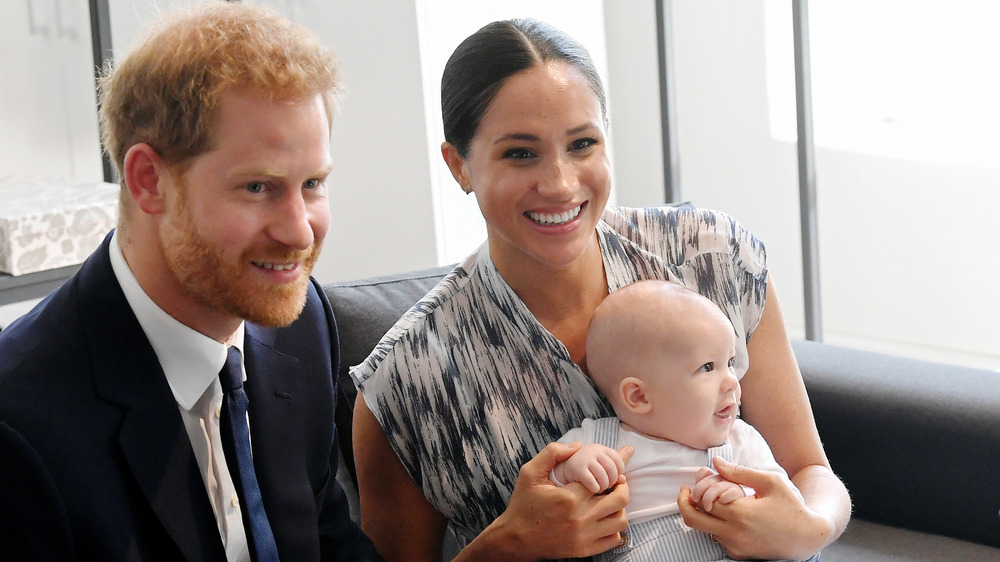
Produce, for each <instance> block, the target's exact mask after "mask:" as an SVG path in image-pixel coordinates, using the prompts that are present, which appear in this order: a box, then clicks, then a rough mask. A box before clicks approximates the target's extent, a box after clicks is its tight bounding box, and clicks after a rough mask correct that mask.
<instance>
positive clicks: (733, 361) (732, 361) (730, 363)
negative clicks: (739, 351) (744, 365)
mask: <svg viewBox="0 0 1000 562" xmlns="http://www.w3.org/2000/svg"><path fill="white" fill-rule="evenodd" d="M726 366H728V367H729V368H730V369H732V368H733V367H735V366H736V358H735V357H730V358H729V361H728V362H727V363H726Z"/></svg>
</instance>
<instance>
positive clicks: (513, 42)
mask: <svg viewBox="0 0 1000 562" xmlns="http://www.w3.org/2000/svg"><path fill="white" fill-rule="evenodd" d="M551 60H560V61H565V62H567V63H569V64H571V65H572V66H573V67H574V68H576V69H577V70H579V71H580V72H581V73H582V74H583V75H584V76H585V77H586V78H587V80H589V81H590V86H591V88H592V89H593V90H594V95H596V96H597V99H598V101H599V102H600V104H601V115H602V116H604V117H606V116H607V107H606V106H607V100H606V99H605V95H604V86H603V85H602V84H601V77H600V76H599V75H598V74H597V69H596V68H594V61H593V60H592V59H591V58H590V53H589V52H587V49H586V48H585V47H584V46H583V45H581V44H580V42H579V41H577V40H576V39H573V38H572V37H570V36H569V35H567V34H565V33H563V32H562V31H560V30H558V29H556V28H554V27H552V26H551V25H549V24H547V23H544V22H541V21H538V20H533V19H513V20H504V21H495V22H493V23H491V24H488V25H486V26H484V27H483V28H482V29H480V30H479V31H477V32H475V33H473V34H472V35H470V36H469V37H468V38H466V39H465V41H462V43H461V44H460V45H459V46H458V48H456V49H455V52H454V53H452V55H451V58H449V59H448V64H446V65H445V67H444V74H443V75H442V77H441V116H442V119H443V121H444V139H445V140H446V141H448V142H450V143H451V144H452V145H454V146H455V148H456V149H457V150H458V153H459V154H460V155H462V157H463V158H465V157H467V156H468V155H469V144H470V143H471V142H472V138H473V137H474V136H475V135H476V131H477V130H478V129H479V123H480V121H482V119H483V115H484V114H485V113H486V110H487V109H489V107H490V104H491V103H493V98H494V97H495V96H496V94H497V92H498V91H499V90H500V87H501V86H503V83H504V81H505V80H506V79H507V78H509V77H510V76H513V75H514V74H517V73H518V72H521V71H522V70H527V69H529V68H532V67H533V66H535V65H537V64H540V63H544V62H547V61H551Z"/></svg>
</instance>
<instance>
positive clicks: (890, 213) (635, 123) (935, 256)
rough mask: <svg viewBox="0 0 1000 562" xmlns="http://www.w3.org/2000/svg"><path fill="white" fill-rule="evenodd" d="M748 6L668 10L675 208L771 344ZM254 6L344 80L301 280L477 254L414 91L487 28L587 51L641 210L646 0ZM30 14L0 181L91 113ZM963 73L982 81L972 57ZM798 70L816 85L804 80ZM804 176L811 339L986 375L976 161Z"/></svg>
mask: <svg viewBox="0 0 1000 562" xmlns="http://www.w3.org/2000/svg"><path fill="white" fill-rule="evenodd" d="M191 1H192V0H177V1H176V2H173V3H174V4H177V3H190V2H191ZM767 1H770V0H674V2H673V21H674V29H673V44H674V49H675V53H674V54H675V63H676V74H675V76H674V79H675V85H676V93H677V100H676V101H677V104H678V127H679V136H680V138H679V141H680V142H679V146H680V149H679V152H680V175H681V198H682V199H686V200H690V201H693V202H695V203H696V204H699V205H702V206H706V207H713V208H717V209H720V210H723V211H726V212H729V213H731V214H732V215H734V216H736V217H738V218H739V219H740V220H741V221H742V222H743V223H744V224H746V225H747V226H748V227H750V228H751V229H752V230H753V231H754V232H755V233H756V234H757V235H758V236H759V237H760V238H761V239H763V240H764V242H765V243H766V245H767V248H768V255H769V262H770V265H771V271H772V274H773V276H774V279H775V283H776V286H777V287H778V288H779V290H780V294H781V297H782V299H781V302H782V307H783V309H784V313H785V318H786V321H787V324H788V326H789V329H790V332H791V334H792V335H793V336H794V337H801V335H802V333H803V325H804V323H803V320H802V315H803V304H802V301H803V299H802V282H801V276H802V274H801V257H800V251H801V249H800V243H799V240H800V236H799V209H798V195H797V189H798V188H797V175H796V165H797V164H796V155H795V147H794V145H793V144H792V143H791V142H788V141H787V140H777V139H776V138H775V137H774V136H773V130H774V126H773V125H774V123H773V122H772V121H773V120H772V115H771V113H770V112H771V108H772V106H770V105H769V103H773V101H769V95H773V94H774V93H775V92H774V90H773V89H772V90H771V91H770V92H769V90H768V88H769V83H768V76H769V71H772V74H773V70H774V69H775V66H774V65H791V57H792V53H791V45H790V44H788V46H787V49H786V51H787V57H786V58H785V59H784V60H782V57H781V56H780V52H779V55H778V56H775V55H774V49H773V46H772V47H771V54H770V56H769V55H768V49H769V47H768V45H767V36H766V30H767V25H772V26H773V25H774V24H775V20H774V19H772V20H768V19H767V16H768V13H769V12H768V10H766V9H765V7H766V6H767V4H766V2H767ZM260 3H266V4H269V5H271V6H273V7H276V8H277V9H279V10H281V11H282V12H283V13H286V14H288V15H289V16H290V17H291V18H292V19H295V20H297V21H300V22H301V23H304V24H306V25H308V26H309V27H311V28H312V29H314V30H316V31H317V33H318V34H319V35H320V37H321V38H322V39H323V40H324V41H325V42H326V43H327V44H329V45H330V46H331V47H332V48H334V49H335V50H336V52H337V53H338V54H339V56H340V59H341V61H342V70H343V76H344V80H345V83H346V84H347V86H348V93H347V96H346V98H345V100H344V103H343V106H342V108H341V112H340V115H339V116H338V117H337V119H336V122H335V124H334V137H333V143H332V150H333V158H334V162H335V166H336V167H335V170H334V173H333V175H332V177H331V179H332V195H331V208H332V216H333V226H332V229H331V231H330V235H329V237H328V243H327V245H326V248H325V249H324V254H323V257H322V259H321V261H320V263H319V265H318V266H317V270H316V274H317V276H318V277H319V278H320V279H321V280H322V281H332V280H340V279H351V278H358V277H364V276H369V275H377V274H383V273H391V272H397V271H403V270H407V269H415V268H422V267H430V266H433V265H437V264H440V263H450V262H453V261H456V260H457V259H458V258H459V257H460V256H462V255H464V254H465V253H467V252H468V250H469V248H471V247H474V246H475V245H477V244H478V243H479V242H480V241H481V240H482V238H483V234H482V233H483V229H482V224H481V221H480V219H479V218H478V211H477V209H476V207H475V202H474V199H473V198H472V197H466V196H464V195H461V193H460V192H459V191H458V189H457V188H456V187H455V186H454V184H453V182H452V180H451V178H450V176H449V175H447V171H446V170H445V169H444V168H443V167H442V164H441V163H440V156H439V153H438V150H439V149H438V145H439V144H440V142H441V138H440V135H441V133H440V121H439V120H440V116H439V109H438V105H437V104H438V101H437V97H436V96H437V94H436V93H435V91H436V89H437V88H438V83H439V80H440V68H441V67H443V64H444V60H443V58H446V54H447V53H449V52H450V50H451V48H453V46H454V45H455V44H457V42H458V41H459V40H460V39H461V38H462V37H464V36H465V35H467V34H468V33H469V32H471V31H472V30H474V29H475V28H476V27H478V26H479V25H481V24H483V23H486V22H487V21H491V20H492V19H497V18H501V17H512V16H534V17H539V18H541V19H548V20H550V21H552V22H553V23H555V24H556V25H559V26H560V27H563V28H564V29H566V30H567V31H569V32H570V33H571V34H574V35H575V36H577V37H578V38H579V39H581V40H582V41H583V42H584V43H585V44H587V46H588V47H589V48H590V49H591V50H592V51H593V54H594V55H595V59H597V60H598V67H599V70H601V72H602V74H603V75H604V77H605V80H606V84H607V86H608V91H609V101H610V113H611V119H612V129H611V149H612V158H613V162H614V182H615V197H616V198H617V201H618V202H620V203H622V204H626V205H647V204H659V203H662V202H663V194H662V182H663V171H662V162H661V143H660V119H659V89H658V85H657V56H656V38H655V29H656V22H655V11H654V2H653V0H633V1H630V2H621V1H617V0H605V1H603V2H601V1H600V0H590V1H588V2H583V3H579V2H571V1H569V0H560V1H558V2H556V1H554V0H553V1H551V2H545V3H536V2H528V1H527V0H517V1H514V2H506V3H499V2H498V3H486V2H473V3H469V2H457V1H455V0H408V1H402V0H371V1H366V2H355V1H351V0H332V1H328V2H321V1H319V0H270V1H261V2H260ZM38 4H41V3H40V2H31V3H27V4H26V3H17V4H16V6H15V10H14V11H13V12H11V13H13V14H14V15H15V16H16V17H14V18H11V19H5V22H3V23H0V26H2V27H3V28H4V29H5V30H7V29H8V28H10V26H11V25H20V26H21V27H22V28H23V29H21V30H20V31H16V32H15V33H6V34H0V46H3V47H7V48H6V49H5V52H8V53H11V52H17V53H19V55H20V56H18V57H5V59H4V62H3V63H0V64H3V65H4V66H3V67H2V68H4V70H7V71H8V75H23V76H25V77H26V78H25V80H19V81H16V82H15V83H13V84H9V85H8V87H7V88H5V89H3V90H2V91H0V102H4V103H3V104H2V105H0V107H3V108H4V109H3V112H2V114H0V124H2V125H3V129H2V131H0V149H2V150H0V175H3V174H5V173H12V172H13V173H31V172H33V171H37V170H43V171H53V172H58V173H62V174H72V175H76V176H78V177H81V179H96V178H97V177H98V176H99V174H100V171H99V170H100V169H99V162H98V161H97V159H96V157H93V156H92V154H93V153H94V151H96V140H95V139H96V118H95V117H94V116H93V114H92V113H91V112H90V111H89V108H88V110H86V111H85V110H83V109H82V106H83V105H87V104H88V103H92V99H93V98H92V95H93V91H92V82H90V80H91V79H90V75H89V62H88V61H89V56H90V55H89V48H90V47H89V42H87V41H85V40H84V39H81V38H79V37H77V38H76V39H71V38H63V39H60V40H61V41H62V43H61V44H60V43H54V42H53V40H52V39H51V38H49V39H46V41H42V40H41V39H39V37H38V34H37V33H36V34H34V35H32V34H30V33H29V32H28V31H25V30H27V29H28V27H27V26H26V25H25V23H24V22H25V21H26V20H25V19H24V18H26V17H27V14H26V13H23V12H25V11H26V10H25V6H26V5H32V6H34V5H38ZM58 4H60V5H68V4H69V3H67V2H60V3H58ZM170 4H171V2H168V1H167V0H157V1H155V2H154V1H153V0H136V1H135V2H134V3H133V4H131V5H130V4H128V3H123V2H112V8H113V10H115V11H113V12H112V32H113V37H112V39H113V41H114V43H115V45H116V46H118V47H119V48H124V47H125V46H127V45H128V44H129V43H130V42H131V38H132V36H134V34H135V32H136V30H137V29H138V28H139V27H140V25H141V22H142V21H143V20H144V19H147V18H149V17H151V15H152V14H154V13H155V12H156V10H157V9H158V8H156V6H165V5H166V6H169V5H170ZM80 5H81V6H82V5H83V4H82V3H80ZM962 5H963V6H964V5H966V4H965V3H963V4H962ZM70 11H71V10H70ZM473 11H475V13H473ZM77 12H78V13H76V16H75V17H76V18H77V20H79V18H81V17H83V18H85V17H86V9H85V8H81V9H80V10H77ZM68 13H69V12H68ZM43 15H44V14H43ZM771 15H773V13H772V14H771ZM19 18H20V19H19ZM66 21H69V19H68V18H67V20H66ZM84 21H85V19H84ZM11 22H20V23H17V24H12V23H11ZM778 25H780V21H779V22H778ZM788 25H790V21H789V22H788ZM81 35H82V33H81ZM814 39H815V40H816V41H834V42H836V41H843V40H845V39H844V38H838V37H832V38H824V37H815V38H814ZM53 45H57V46H53ZM59 45H61V46H59ZM21 53H23V54H21ZM84 53H85V55H84ZM72 57H76V58H72ZM77 58H79V59H82V58H86V59H88V60H85V61H83V62H82V63H81V62H79V61H77V60H76V59H77ZM36 68H42V69H46V71H44V72H42V71H38V70H35V69H36ZM64 68H65V69H66V70H65V71H63V70H57V71H51V72H50V71H49V70H51V69H64ZM980 71H981V72H994V73H995V72H997V70H996V69H995V68H993V67H992V66H991V65H983V66H982V68H981V69H980ZM813 73H814V84H821V83H822V69H821V68H815V67H814V69H813ZM928 73H929V76H928V80H929V81H930V80H933V79H934V76H933V75H930V71H928ZM772 88H773V86H772ZM81 90H82V93H80V91H81ZM69 91H77V93H75V94H68V93H65V92H69ZM60 92H62V93H60ZM788 99H790V98H788ZM817 99H819V98H817ZM67 100H70V101H67ZM73 100H75V101H73ZM80 100H83V101H80ZM74 104H76V105H74ZM53 108H57V109H55V110H54V109H53ZM60 116H61V117H60ZM821 127H822V123H821V122H817V129H818V130H819V131H821V130H822V129H821ZM818 136H819V135H818ZM88 143H89V144H88ZM817 170H818V185H819V190H820V191H819V227H820V256H821V260H822V261H821V276H822V277H821V289H822V292H823V295H822V297H823V298H822V305H823V312H824V332H825V336H826V341H828V342H830V343H838V344H844V345H850V346H855V347H860V348H866V349H872V350H876V351H886V352H890V353H898V354H903V355H910V356H913V357H921V358H927V359H937V360H943V361H951V362H956V363H963V364H968V365H975V366H982V367H987V368H997V367H1000V349H998V345H997V342H1000V328H998V327H997V325H996V323H995V321H994V319H995V318H998V317H1000V300H998V299H996V298H994V297H993V296H992V295H993V286H994V285H995V279H997V278H998V277H1000V265H998V264H997V260H995V259H994V258H993V255H992V254H993V253H994V252H992V247H993V246H995V244H994V243H993V242H992V240H993V239H994V238H995V235H994V234H993V232H994V229H995V227H994V226H993V223H994V222H995V221H994V216H995V214H996V210H997V209H998V208H1000V189H998V187H997V186H998V185H1000V172H998V171H997V168H996V167H993V168H990V169H977V168H975V167H968V166H965V167H956V166H952V165H949V164H941V163H939V164H929V163H919V162H915V161H911V160H904V159H900V158H896V159H891V158H884V157H874V156H865V155H861V154H859V153H857V152H851V151H850V150H847V149H845V148H843V147H837V148H836V149H834V148H828V147H824V146H823V145H820V146H819V148H818V150H817ZM91 176H93V177H91Z"/></svg>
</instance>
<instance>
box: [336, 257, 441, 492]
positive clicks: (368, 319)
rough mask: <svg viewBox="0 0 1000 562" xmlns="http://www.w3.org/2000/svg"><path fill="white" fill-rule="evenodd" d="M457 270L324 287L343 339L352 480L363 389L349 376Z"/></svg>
mask: <svg viewBox="0 0 1000 562" xmlns="http://www.w3.org/2000/svg"><path fill="white" fill-rule="evenodd" d="M454 267H455V266H453V265H447V266H441V267H433V268H429V269H421V270H418V271H408V272H404V273H397V274H393V275H383V276H380V277H371V278H368V279H359V280H356V281H340V282H335V283H327V284H325V285H324V286H323V289H324V291H325V292H326V296H327V298H328V299H329V300H330V306H331V307H333V315H334V317H335V318H336V319H337V328H338V329H337V331H338V334H339V336H340V371H339V372H338V373H337V377H338V386H339V388H340V396H339V397H338V403H337V430H338V432H339V434H340V449H341V454H342V455H343V457H344V462H345V464H346V466H347V469H348V470H349V471H350V474H351V476H352V477H353V476H354V472H355V470H354V451H353V449H352V447H351V438H352V437H353V432H352V430H351V422H352V417H353V412H354V399H355V397H356V396H357V394H358V390H357V388H356V387H355V386H354V381H352V380H351V377H350V375H349V372H350V369H351V367H353V366H354V365H358V364H360V363H361V362H362V361H364V360H365V358H366V357H368V354H369V353H370V352H371V350H372V349H374V348H375V344H377V343H378V342H379V340H380V339H382V336H383V335H385V333H386V332H387V331H388V330H389V328H391V327H392V325H393V324H395V323H396V321H397V320H399V319H400V317H402V316H403V314H404V313H405V312H406V311H407V310H409V309H410V307H412V306H413V305H414V304H416V303H417V301H418V300H420V298H421V297H423V296H424V295H425V294H427V292H428V291H430V290H431V289H432V288H434V285H437V282H438V281H440V280H441V278H442V277H444V276H445V274H447V273H448V272H449V271H451V270H452V269H454Z"/></svg>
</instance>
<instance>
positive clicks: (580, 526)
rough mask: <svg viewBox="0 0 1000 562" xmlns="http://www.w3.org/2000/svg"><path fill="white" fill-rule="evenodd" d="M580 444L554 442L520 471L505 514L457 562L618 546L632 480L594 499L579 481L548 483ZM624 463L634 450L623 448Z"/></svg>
mask: <svg viewBox="0 0 1000 562" xmlns="http://www.w3.org/2000/svg"><path fill="white" fill-rule="evenodd" d="M579 448H580V444H579V443H575V444H573V445H564V444H562V443H550V444H548V445H547V446H546V447H545V448H544V449H542V450H541V451H540V452H539V453H538V454H537V455H535V457H534V458H533V459H531V460H530V461H528V462H527V463H525V464H524V466H522V467H521V470H520V472H519V473H518V477H517V482H516V483H515V485H514V492H513V494H512V495H511V498H510V501H509V502H508V504H507V509H506V511H504V512H503V514H501V515H500V517H498V518H497V519H496V521H494V522H493V523H492V524H491V525H490V526H489V527H487V528H486V529H485V530H484V531H483V532H482V533H481V534H480V535H479V536H478V537H476V539H475V540H474V541H472V542H471V543H469V545H468V546H467V547H466V548H465V549H464V550H463V551H462V552H461V553H460V554H459V556H458V558H456V560H482V559H487V558H490V559H503V560H538V559H546V558H576V557H583V556H593V555H594V554H598V553H601V552H604V551H606V550H608V549H611V548H614V547H616V546H619V544H620V542H621V540H622V534H621V531H623V530H625V528H626V526H627V525H628V519H627V517H626V516H625V506H626V505H628V500H629V495H628V482H627V481H626V482H625V483H623V484H619V485H618V486H616V487H615V488H614V489H613V490H611V492H609V493H607V494H603V495H596V496H595V495H594V494H593V493H591V492H590V491H588V490H587V489H586V488H585V487H584V486H583V485H582V484H580V483H579V482H572V483H570V484H569V485H567V486H563V487H559V486H556V485H554V484H553V483H552V482H551V480H549V473H550V472H551V471H552V469H553V468H554V467H555V465H556V464H558V463H560V462H562V461H565V460H566V459H568V458H569V457H571V456H572V455H573V453H574V452H576V451H577V450H578V449H579ZM619 452H620V453H621V455H622V458H623V459H624V460H625V462H628V459H629V458H631V456H632V453H633V452H634V450H633V449H632V448H631V447H623V448H622V449H620V450H619Z"/></svg>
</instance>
